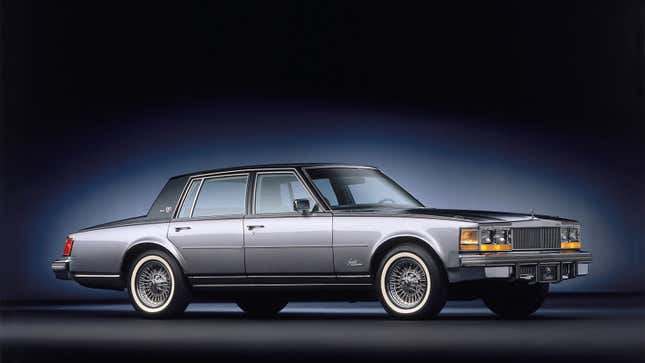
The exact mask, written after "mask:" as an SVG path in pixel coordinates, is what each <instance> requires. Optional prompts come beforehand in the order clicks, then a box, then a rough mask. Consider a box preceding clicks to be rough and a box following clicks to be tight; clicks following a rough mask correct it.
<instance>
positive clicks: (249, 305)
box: [236, 297, 287, 317]
mask: <svg viewBox="0 0 645 363" xmlns="http://www.w3.org/2000/svg"><path fill="white" fill-rule="evenodd" d="M236 303H237V306H239V307H240V309H242V311H244V312H245V313H247V314H249V315H251V316H256V317H269V316H273V315H276V314H277V313H279V312H280V310H282V309H284V307H285V306H287V301H285V300H280V299H266V298H259V297H258V298H255V299H254V298H244V299H239V300H237V301H236Z"/></svg>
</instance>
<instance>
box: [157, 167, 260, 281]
mask: <svg viewBox="0 0 645 363" xmlns="http://www.w3.org/2000/svg"><path fill="white" fill-rule="evenodd" d="M248 179H249V175H248V174H234V175H221V176H213V177H204V178H196V179H193V180H192V181H191V184H190V185H189V187H188V190H187V192H186V194H185V197H184V200H183V202H182V204H181V207H180V209H179V212H178V214H177V218H176V219H173V220H172V222H171V223H170V226H169V229H168V238H169V239H170V240H171V241H172V242H173V243H174V244H175V245H176V246H177V248H179V249H180V251H181V253H182V255H183V256H184V258H185V260H186V270H187V271H186V272H187V273H188V274H205V275H210V274H233V275H241V274H244V233H243V219H244V214H245V213H246V192H247V184H248Z"/></svg>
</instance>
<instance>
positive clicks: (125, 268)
mask: <svg viewBox="0 0 645 363" xmlns="http://www.w3.org/2000/svg"><path fill="white" fill-rule="evenodd" d="M173 247H174V246H165V245H163V244H161V243H158V242H151V241H141V242H137V243H134V244H132V245H131V246H130V247H128V249H127V250H126V251H125V252H124V254H123V258H122V259H121V268H120V272H121V276H122V280H123V281H124V283H125V281H126V279H127V276H128V273H129V268H130V265H131V264H132V262H133V261H134V259H135V258H136V257H137V256H138V255H140V254H141V253H143V252H145V251H150V250H160V251H163V252H165V253H167V254H168V255H170V256H172V257H173V258H174V259H175V261H177V263H178V264H179V268H180V269H181V271H182V273H185V268H184V267H185V266H184V259H183V258H182V257H181V255H180V254H179V252H178V251H177V250H176V248H173Z"/></svg>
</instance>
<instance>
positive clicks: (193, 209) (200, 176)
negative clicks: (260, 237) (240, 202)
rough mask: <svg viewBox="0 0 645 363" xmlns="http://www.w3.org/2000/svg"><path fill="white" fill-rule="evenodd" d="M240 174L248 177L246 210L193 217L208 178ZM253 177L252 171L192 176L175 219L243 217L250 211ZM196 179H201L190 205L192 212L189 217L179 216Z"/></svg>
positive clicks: (238, 175) (221, 177)
mask: <svg viewBox="0 0 645 363" xmlns="http://www.w3.org/2000/svg"><path fill="white" fill-rule="evenodd" d="M240 176H245V177H246V187H245V188H244V210H243V211H242V213H236V214H222V215H216V216H199V217H193V213H194V212H195V205H196V204H197V199H198V198H199V195H200V194H201V192H202V187H203V186H204V182H205V181H206V180H213V179H223V178H234V177H240ZM252 180H253V179H252V178H251V173H250V172H245V173H244V172H243V173H240V172H232V173H226V174H213V175H196V176H194V177H192V178H190V179H189V180H188V181H187V182H186V186H185V187H184V191H183V192H182V196H181V198H180V203H179V204H178V205H177V208H175V214H174V215H173V220H175V221H188V220H205V219H231V218H243V217H244V216H245V215H247V214H248V213H249V203H248V201H249V185H250V184H251V182H252ZM194 181H199V187H198V188H197V193H196V194H195V199H194V200H193V201H192V205H191V207H190V214H189V215H188V217H179V213H180V211H181V208H182V207H183V205H184V203H185V202H186V197H187V196H188V192H189V190H190V186H191V185H192V183H193V182H194Z"/></svg>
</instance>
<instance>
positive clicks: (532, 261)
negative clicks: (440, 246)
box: [459, 251, 592, 282]
mask: <svg viewBox="0 0 645 363" xmlns="http://www.w3.org/2000/svg"><path fill="white" fill-rule="evenodd" d="M459 260H460V265H461V267H463V268H467V269H468V268H472V269H478V270H481V269H482V268H483V275H484V277H485V278H506V279H522V280H528V281H533V282H560V281H562V280H568V279H572V278H575V277H578V276H584V275H587V274H588V273H589V264H591V261H592V258H591V252H583V251H531V252H525V251H522V252H519V251H517V252H499V253H473V254H461V255H460V256H459Z"/></svg>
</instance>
